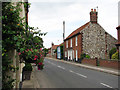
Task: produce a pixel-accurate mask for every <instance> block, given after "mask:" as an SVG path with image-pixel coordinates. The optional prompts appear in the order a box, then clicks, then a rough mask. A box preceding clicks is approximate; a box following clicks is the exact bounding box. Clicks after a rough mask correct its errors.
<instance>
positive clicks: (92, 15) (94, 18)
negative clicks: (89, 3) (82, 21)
mask: <svg viewBox="0 0 120 90" xmlns="http://www.w3.org/2000/svg"><path fill="white" fill-rule="evenodd" d="M97 14H98V12H97V11H96V9H94V11H93V9H91V12H90V22H92V23H97Z"/></svg>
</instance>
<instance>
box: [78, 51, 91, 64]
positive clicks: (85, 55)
mask: <svg viewBox="0 0 120 90" xmlns="http://www.w3.org/2000/svg"><path fill="white" fill-rule="evenodd" d="M84 58H90V56H89V55H88V54H85V53H82V54H81V55H80V60H79V62H80V63H81V62H82V60H83V59H84Z"/></svg>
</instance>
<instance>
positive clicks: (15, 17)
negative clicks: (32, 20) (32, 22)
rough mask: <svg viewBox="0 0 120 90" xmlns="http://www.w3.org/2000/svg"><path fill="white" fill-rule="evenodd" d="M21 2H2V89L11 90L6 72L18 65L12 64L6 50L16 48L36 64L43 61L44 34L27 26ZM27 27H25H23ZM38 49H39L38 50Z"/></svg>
mask: <svg viewBox="0 0 120 90" xmlns="http://www.w3.org/2000/svg"><path fill="white" fill-rule="evenodd" d="M21 4H24V5H26V4H25V3H22V2H20V3H16V5H13V3H11V2H4V3H2V89H3V90H11V89H12V88H13V87H14V84H13V83H14V81H15V79H13V78H12V77H11V76H10V75H9V73H8V72H15V71H16V70H18V67H16V66H14V65H12V62H13V60H12V59H11V58H9V54H8V52H9V51H11V50H15V49H16V50H17V52H18V53H19V55H20V57H21V58H23V56H24V55H25V58H26V59H28V58H29V56H30V58H31V59H34V60H35V61H36V64H39V62H43V61H42V60H43V58H42V48H43V40H42V38H41V37H40V36H42V35H46V33H41V31H40V30H38V28H37V29H35V28H34V27H29V26H28V25H27V22H26V21H25V17H24V18H21V17H20V13H21V11H22V9H21V7H20V6H21ZM25 27H27V28H28V29H29V30H28V29H27V28H25ZM31 31H33V32H31ZM38 49H39V50H38ZM22 55H23V56H22Z"/></svg>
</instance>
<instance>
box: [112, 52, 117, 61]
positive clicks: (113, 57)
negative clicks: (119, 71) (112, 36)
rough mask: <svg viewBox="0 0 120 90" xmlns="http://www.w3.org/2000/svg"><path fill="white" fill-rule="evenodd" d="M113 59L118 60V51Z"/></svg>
mask: <svg viewBox="0 0 120 90" xmlns="http://www.w3.org/2000/svg"><path fill="white" fill-rule="evenodd" d="M112 59H118V51H117V52H116V53H114V54H113V55H112Z"/></svg>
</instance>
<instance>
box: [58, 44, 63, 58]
mask: <svg viewBox="0 0 120 90" xmlns="http://www.w3.org/2000/svg"><path fill="white" fill-rule="evenodd" d="M57 59H63V43H61V44H60V45H58V46H57Z"/></svg>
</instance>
